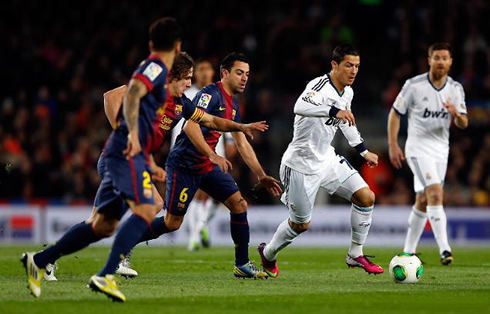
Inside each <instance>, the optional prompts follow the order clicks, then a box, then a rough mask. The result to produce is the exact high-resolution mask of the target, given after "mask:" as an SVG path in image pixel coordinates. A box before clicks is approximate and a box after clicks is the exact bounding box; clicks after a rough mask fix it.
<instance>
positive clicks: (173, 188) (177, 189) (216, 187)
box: [165, 165, 238, 216]
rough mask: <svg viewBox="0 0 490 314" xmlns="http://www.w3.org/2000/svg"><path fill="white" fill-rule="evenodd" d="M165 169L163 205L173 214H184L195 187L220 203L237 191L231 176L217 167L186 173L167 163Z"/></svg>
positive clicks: (195, 190) (194, 192)
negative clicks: (196, 172)
mask: <svg viewBox="0 0 490 314" xmlns="http://www.w3.org/2000/svg"><path fill="white" fill-rule="evenodd" d="M165 170H166V171H167V191H166V194H165V207H166V208H167V210H168V211H169V212H170V213H171V214H172V215H175V216H184V215H185V213H186V212H187V208H188V207H189V204H190V203H191V201H192V199H193V198H194V195H195V194H196V192H197V189H201V190H203V191H204V192H206V193H207V194H209V196H211V197H212V198H214V199H216V200H218V201H220V202H222V203H224V202H225V201H226V200H227V199H228V198H229V197H230V196H232V195H233V194H235V193H236V192H238V186H237V184H236V183H235V180H233V177H232V176H231V175H230V174H229V173H226V172H223V171H221V170H220V169H219V167H215V168H214V169H213V170H211V171H210V172H207V173H202V174H191V173H186V172H184V171H179V170H178V169H175V168H173V167H171V166H168V165H167V167H166V169H165Z"/></svg>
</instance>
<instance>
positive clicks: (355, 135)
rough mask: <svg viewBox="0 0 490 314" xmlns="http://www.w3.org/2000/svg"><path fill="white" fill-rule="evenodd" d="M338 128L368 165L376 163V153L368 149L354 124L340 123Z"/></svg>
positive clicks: (375, 164)
mask: <svg viewBox="0 0 490 314" xmlns="http://www.w3.org/2000/svg"><path fill="white" fill-rule="evenodd" d="M339 127H340V130H341V131H342V133H343V134H344V136H345V138H346V139H347V141H348V142H349V145H350V146H351V147H353V148H355V149H356V150H357V152H358V153H359V154H360V155H361V156H362V157H363V158H364V159H365V160H366V161H367V163H368V166H369V167H375V166H377V165H378V155H376V154H375V153H373V152H370V151H368V149H367V147H366V144H365V143H364V140H363V139H362V137H361V133H360V132H359V130H358V129H357V127H356V126H355V125H348V124H347V123H341V124H340V125H339Z"/></svg>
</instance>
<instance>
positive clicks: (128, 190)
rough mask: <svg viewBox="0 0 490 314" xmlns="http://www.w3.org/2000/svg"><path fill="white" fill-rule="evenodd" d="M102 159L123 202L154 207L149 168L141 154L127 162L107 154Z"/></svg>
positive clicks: (121, 157) (117, 156) (119, 157)
mask: <svg viewBox="0 0 490 314" xmlns="http://www.w3.org/2000/svg"><path fill="white" fill-rule="evenodd" d="M104 159H105V168H106V171H107V172H108V173H109V174H110V175H111V178H112V181H113V182H114V186H115V188H116V190H117V191H119V192H120V194H121V196H122V197H123V198H124V199H125V200H127V201H133V202H134V203H135V206H139V205H140V204H148V205H154V196H153V193H154V190H153V182H152V180H151V174H150V173H151V171H150V166H149V165H148V163H147V161H146V157H145V156H144V155H143V153H140V154H138V155H136V156H134V157H133V158H130V159H129V160H127V159H126V158H125V157H124V156H123V155H116V154H113V155H109V154H108V155H107V156H105V157H104Z"/></svg>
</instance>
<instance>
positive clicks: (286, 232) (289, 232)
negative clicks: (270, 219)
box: [264, 219, 298, 261]
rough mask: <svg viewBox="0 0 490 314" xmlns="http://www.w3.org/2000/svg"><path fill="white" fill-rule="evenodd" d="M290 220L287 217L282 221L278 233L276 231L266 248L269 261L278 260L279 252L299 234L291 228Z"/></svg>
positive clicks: (265, 253) (266, 256)
mask: <svg viewBox="0 0 490 314" xmlns="http://www.w3.org/2000/svg"><path fill="white" fill-rule="evenodd" d="M288 221H289V219H286V220H284V221H283V222H281V224H280V225H279V226H278V227H277V230H276V233H274V236H273V237H272V240H271V242H270V243H269V244H267V245H266V246H265V248H264V256H265V258H267V259H268V260H269V261H273V260H276V259H277V253H279V251H280V250H282V249H283V248H285V247H286V246H288V245H289V244H291V243H292V242H293V240H294V238H296V237H297V236H298V233H297V232H296V231H294V230H293V228H291V226H290V225H289V222H288Z"/></svg>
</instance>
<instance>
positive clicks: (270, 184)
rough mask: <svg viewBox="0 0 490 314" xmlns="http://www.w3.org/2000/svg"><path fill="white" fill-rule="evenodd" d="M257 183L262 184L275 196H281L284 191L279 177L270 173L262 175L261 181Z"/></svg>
mask: <svg viewBox="0 0 490 314" xmlns="http://www.w3.org/2000/svg"><path fill="white" fill-rule="evenodd" d="M257 185H262V186H263V187H264V188H265V189H266V190H267V192H269V194H271V195H272V196H274V197H277V196H279V195H280V194H281V192H282V188H281V185H280V182H279V181H278V180H277V179H275V178H273V177H271V176H268V175H264V176H263V177H260V178H259V183H258V184H257Z"/></svg>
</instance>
